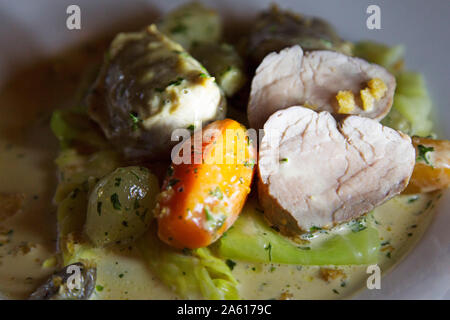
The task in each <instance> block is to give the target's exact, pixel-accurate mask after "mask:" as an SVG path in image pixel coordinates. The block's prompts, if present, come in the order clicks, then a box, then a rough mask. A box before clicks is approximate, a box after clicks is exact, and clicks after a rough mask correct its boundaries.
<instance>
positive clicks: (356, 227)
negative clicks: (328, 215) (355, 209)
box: [350, 219, 367, 232]
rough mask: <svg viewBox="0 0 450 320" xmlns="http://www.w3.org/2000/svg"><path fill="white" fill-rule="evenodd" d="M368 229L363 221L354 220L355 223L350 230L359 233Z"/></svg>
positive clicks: (351, 224)
mask: <svg viewBox="0 0 450 320" xmlns="http://www.w3.org/2000/svg"><path fill="white" fill-rule="evenodd" d="M366 228H367V227H366V225H365V223H364V222H363V220H362V219H358V220H353V221H352V222H351V223H350V229H351V230H352V231H353V232H359V231H362V230H364V229H366Z"/></svg>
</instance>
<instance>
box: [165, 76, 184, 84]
mask: <svg viewBox="0 0 450 320" xmlns="http://www.w3.org/2000/svg"><path fill="white" fill-rule="evenodd" d="M183 80H184V79H183V78H180V77H178V78H177V79H176V80H173V81H170V82H169V84H168V86H179V85H180V84H181V82H182V81H183Z"/></svg>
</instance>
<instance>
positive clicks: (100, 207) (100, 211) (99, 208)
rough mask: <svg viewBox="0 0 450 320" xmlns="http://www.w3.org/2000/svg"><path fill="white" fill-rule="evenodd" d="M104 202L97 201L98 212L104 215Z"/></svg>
mask: <svg viewBox="0 0 450 320" xmlns="http://www.w3.org/2000/svg"><path fill="white" fill-rule="evenodd" d="M102 204H103V203H102V202H101V201H99V202H97V213H98V215H99V216H101V215H102Z"/></svg>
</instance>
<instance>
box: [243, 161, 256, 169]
mask: <svg viewBox="0 0 450 320" xmlns="http://www.w3.org/2000/svg"><path fill="white" fill-rule="evenodd" d="M244 166H246V167H247V168H250V169H253V167H254V166H255V161H254V160H251V161H245V162H244Z"/></svg>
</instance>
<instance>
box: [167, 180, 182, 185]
mask: <svg viewBox="0 0 450 320" xmlns="http://www.w3.org/2000/svg"><path fill="white" fill-rule="evenodd" d="M178 182H180V180H178V179H170V180H169V183H168V186H169V187H173V186H174V185H176V184H177V183H178Z"/></svg>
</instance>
